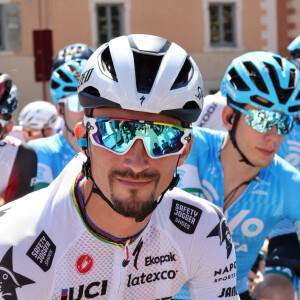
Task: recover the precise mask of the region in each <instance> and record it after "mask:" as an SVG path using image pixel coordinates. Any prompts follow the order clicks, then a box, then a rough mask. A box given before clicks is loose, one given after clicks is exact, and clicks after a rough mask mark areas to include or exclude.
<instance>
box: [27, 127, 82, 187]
mask: <svg viewBox="0 0 300 300" xmlns="http://www.w3.org/2000/svg"><path fill="white" fill-rule="evenodd" d="M28 145H30V146H31V147H32V148H33V149H34V150H35V151H36V153H37V157H38V167H37V177H36V183H35V187H34V189H35V190H38V189H40V188H43V187H46V186H48V185H49V184H50V183H51V182H52V181H53V180H54V179H55V178H56V177H57V176H58V175H59V174H60V172H61V171H62V169H63V168H64V167H65V166H66V165H67V164H68V162H69V161H71V159H72V158H73V157H74V156H75V154H76V153H77V152H76V151H75V150H74V148H73V147H72V146H71V145H70V144H69V143H68V142H67V141H66V139H65V138H64V137H63V135H62V133H61V132H59V133H56V134H54V135H52V136H49V137H47V138H41V139H36V140H32V141H30V142H29V143H28Z"/></svg>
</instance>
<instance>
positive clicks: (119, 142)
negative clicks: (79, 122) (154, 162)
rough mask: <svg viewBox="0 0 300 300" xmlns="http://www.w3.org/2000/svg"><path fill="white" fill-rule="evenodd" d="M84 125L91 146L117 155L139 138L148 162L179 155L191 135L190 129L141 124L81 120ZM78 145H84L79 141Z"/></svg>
mask: <svg viewBox="0 0 300 300" xmlns="http://www.w3.org/2000/svg"><path fill="white" fill-rule="evenodd" d="M83 121H84V125H85V126H86V128H87V130H88V132H89V136H90V140H91V142H92V143H93V144H94V145H96V146H100V147H103V148H105V149H108V150H110V151H112V152H114V153H116V154H119V155H123V154H125V153H126V152H128V151H129V150H130V148H131V147H132V145H133V144H134V142H135V140H136V139H138V138H139V139H142V140H143V143H144V147H145V149H146V151H147V153H148V155H149V156H150V157H151V158H160V157H164V156H169V155H176V154H180V153H182V151H183V149H184V147H185V145H186V144H187V143H188V142H189V141H190V139H191V132H192V129H191V128H183V127H180V126H177V125H172V124H165V123H159V122H149V121H142V120H131V119H119V118H99V119H94V118H88V117H86V116H84V119H83ZM82 142H84V141H82ZM78 144H79V146H80V145H81V146H82V145H83V144H80V140H78Z"/></svg>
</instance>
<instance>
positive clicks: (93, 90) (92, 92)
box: [83, 86, 100, 97]
mask: <svg viewBox="0 0 300 300" xmlns="http://www.w3.org/2000/svg"><path fill="white" fill-rule="evenodd" d="M83 92H85V93H87V94H88V95H92V96H95V97H100V93H99V91H98V90H97V89H96V88H94V87H92V86H88V87H86V88H85V89H84V90H83Z"/></svg>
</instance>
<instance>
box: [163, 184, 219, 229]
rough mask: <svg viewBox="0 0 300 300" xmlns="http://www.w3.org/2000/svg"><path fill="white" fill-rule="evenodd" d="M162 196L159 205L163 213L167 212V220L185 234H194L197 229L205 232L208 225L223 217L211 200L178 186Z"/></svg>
mask: <svg viewBox="0 0 300 300" xmlns="http://www.w3.org/2000/svg"><path fill="white" fill-rule="evenodd" d="M164 198H165V199H163V200H162V203H161V204H160V205H159V206H161V209H162V210H163V211H164V213H165V212H168V221H167V222H168V223H169V225H170V226H172V227H173V226H175V227H176V228H177V229H178V230H179V231H181V232H183V233H186V234H194V233H196V232H197V231H199V230H200V231H202V232H205V231H206V230H207V228H208V227H210V226H209V225H216V224H217V223H218V222H219V220H220V219H222V218H223V217H224V216H223V213H222V212H221V210H220V209H219V208H217V206H215V205H214V204H212V203H211V202H209V201H207V200H205V199H202V198H199V197H196V196H194V195H192V194H190V193H187V192H185V191H183V190H181V189H178V188H174V189H173V190H172V191H170V192H168V193H167V194H166V195H165V197H164ZM201 224H202V225H203V224H205V226H204V227H203V226H202V225H201ZM200 228H201V229H200ZM205 228H206V229H205Z"/></svg>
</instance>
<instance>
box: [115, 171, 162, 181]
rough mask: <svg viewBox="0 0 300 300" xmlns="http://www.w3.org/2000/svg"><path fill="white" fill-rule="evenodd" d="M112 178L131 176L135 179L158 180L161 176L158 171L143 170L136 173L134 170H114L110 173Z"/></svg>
mask: <svg viewBox="0 0 300 300" xmlns="http://www.w3.org/2000/svg"><path fill="white" fill-rule="evenodd" d="M109 177H110V178H116V177H121V178H130V179H134V180H138V179H150V180H153V179H156V180H158V179H159V178H160V175H159V173H158V172H156V171H151V172H146V171H142V172H139V173H134V172H133V171H132V170H128V169H126V170H113V171H111V173H110V176H109Z"/></svg>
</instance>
